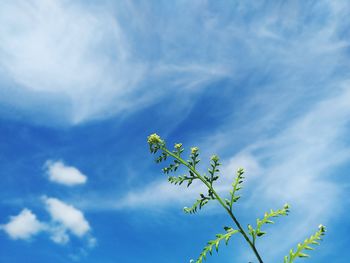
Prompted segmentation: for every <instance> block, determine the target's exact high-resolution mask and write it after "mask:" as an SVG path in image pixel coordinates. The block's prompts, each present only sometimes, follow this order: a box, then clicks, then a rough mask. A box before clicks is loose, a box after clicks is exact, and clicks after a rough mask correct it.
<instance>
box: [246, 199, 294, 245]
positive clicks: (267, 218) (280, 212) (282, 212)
mask: <svg viewBox="0 0 350 263" xmlns="http://www.w3.org/2000/svg"><path fill="white" fill-rule="evenodd" d="M288 213H289V205H288V204H285V205H284V206H283V208H281V209H277V210H276V211H274V210H272V209H271V210H270V212H269V213H267V212H266V213H265V214H264V217H263V219H259V218H258V219H257V220H256V229H254V228H253V227H252V226H251V225H248V232H249V234H250V235H251V236H252V238H253V244H255V240H256V238H257V237H261V236H263V235H265V234H266V232H264V231H262V230H261V228H262V226H263V225H265V224H274V223H275V222H274V221H272V220H271V218H273V217H278V216H286V215H288Z"/></svg>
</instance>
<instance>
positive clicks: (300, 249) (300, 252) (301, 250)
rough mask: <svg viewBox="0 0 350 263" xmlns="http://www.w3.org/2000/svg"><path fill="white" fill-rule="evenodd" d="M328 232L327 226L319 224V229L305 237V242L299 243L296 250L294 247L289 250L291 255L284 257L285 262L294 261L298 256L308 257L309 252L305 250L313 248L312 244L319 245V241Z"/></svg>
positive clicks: (291, 262) (290, 262)
mask: <svg viewBox="0 0 350 263" xmlns="http://www.w3.org/2000/svg"><path fill="white" fill-rule="evenodd" d="M325 232H326V228H325V227H324V226H323V225H319V227H318V231H317V232H316V233H315V234H313V235H312V236H310V237H309V238H307V239H305V240H304V242H303V243H299V244H298V246H297V249H296V251H295V252H294V251H293V249H291V250H290V251H289V255H288V256H285V257H284V263H293V262H294V260H295V259H297V258H307V257H309V255H308V254H306V253H305V250H313V248H312V247H311V245H319V244H320V243H319V241H321V240H322V236H324V234H325Z"/></svg>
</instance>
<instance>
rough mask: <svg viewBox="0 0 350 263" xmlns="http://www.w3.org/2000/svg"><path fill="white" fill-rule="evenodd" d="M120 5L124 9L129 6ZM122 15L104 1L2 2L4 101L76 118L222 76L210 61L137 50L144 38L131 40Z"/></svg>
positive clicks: (50, 119)
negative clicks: (187, 61) (177, 58)
mask: <svg viewBox="0 0 350 263" xmlns="http://www.w3.org/2000/svg"><path fill="white" fill-rule="evenodd" d="M123 8H124V9H126V10H124V11H125V13H126V12H128V11H129V10H128V9H132V8H133V7H132V5H129V6H124V7H123ZM15 17H16V19H15ZM141 17H142V16H141ZM125 19H126V18H122V17H120V15H116V14H113V12H111V8H110V7H109V6H108V5H105V4H103V5H100V6H97V5H90V6H89V7H87V6H84V5H82V4H80V3H78V2H74V3H73V2H69V1H63V2H62V1H49V2H42V1H37V0H33V1H29V2H21V1H13V2H7V3H3V5H2V8H1V11H0V40H1V41H0V43H1V44H0V58H1V59H0V61H1V63H0V69H1V75H0V76H1V82H2V83H3V85H2V86H3V87H2V89H3V91H4V92H3V95H4V96H1V99H0V100H1V102H2V104H3V105H7V106H6V107H10V108H11V109H12V110H15V111H16V112H17V113H20V115H26V114H29V115H30V117H31V118H34V120H36V121H40V122H43V123H46V124H49V123H60V122H61V123H62V122H63V123H70V124H76V123H81V122H84V121H86V120H91V119H96V118H97V119H98V118H106V117H110V116H112V115H114V114H117V113H122V112H126V111H130V110H135V109H138V108H142V107H144V106H146V105H148V104H149V103H152V102H154V101H155V100H156V99H158V98H160V97H162V96H164V95H165V94H166V93H167V92H168V91H169V89H171V90H173V91H174V92H175V91H176V90H177V89H179V88H182V87H184V88H190V87H192V88H193V87H199V85H203V84H205V83H206V82H207V81H210V80H212V79H213V78H214V79H215V78H216V77H217V76H222V75H226V73H227V72H225V70H224V69H222V67H220V66H219V67H218V66H217V65H215V64H213V65H206V64H201V65H199V63H198V62H193V63H191V64H192V66H188V64H185V63H182V62H179V63H177V62H174V61H166V60H165V59H164V58H163V57H160V58H159V59H157V60H156V61H153V62H152V61H150V60H149V59H147V58H146V57H142V55H141V54H140V55H139V53H140V52H141V51H142V50H141V49H142V47H143V45H140V46H137V47H135V46H134V45H133V41H134V40H135V39H134V38H135V37H136V36H138V35H139V33H138V30H139V29H140V28H139V29H138V28H133V29H132V28H127V26H126V25H127V24H130V23H129V22H130V19H129V18H127V19H126V20H125ZM143 19H144V20H145V21H146V20H147V19H146V18H143ZM145 21H144V22H145ZM172 26H174V25H172ZM126 29H129V30H131V31H128V32H126ZM148 30H151V28H148ZM161 34H162V33H161ZM141 42H144V44H145V45H154V44H155V43H156V42H157V41H154V40H151V39H145V40H144V41H142V40H141ZM136 48H137V49H136ZM147 55H148V54H147ZM160 82H162V84H161V86H162V87H160V84H159V83H160ZM174 88H176V89H174ZM24 98H25V100H24ZM13 117H15V116H13ZM17 117H18V116H17Z"/></svg>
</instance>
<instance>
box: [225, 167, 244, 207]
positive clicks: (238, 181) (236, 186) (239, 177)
mask: <svg viewBox="0 0 350 263" xmlns="http://www.w3.org/2000/svg"><path fill="white" fill-rule="evenodd" d="M243 174H244V169H243V168H239V169H238V170H237V173H236V178H235V180H234V182H233V183H232V190H231V191H230V195H231V198H230V200H228V199H225V203H226V205H227V206H228V207H229V208H230V210H231V211H232V206H233V203H235V202H237V201H238V199H239V198H241V196H240V195H237V194H236V193H237V191H239V190H241V189H242V183H243V179H244V176H243Z"/></svg>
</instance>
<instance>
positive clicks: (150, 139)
mask: <svg viewBox="0 0 350 263" xmlns="http://www.w3.org/2000/svg"><path fill="white" fill-rule="evenodd" d="M147 142H148V144H149V145H153V144H159V143H162V142H163V141H162V139H161V138H160V136H159V135H158V134H156V133H153V134H151V135H150V136H148V138H147Z"/></svg>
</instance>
